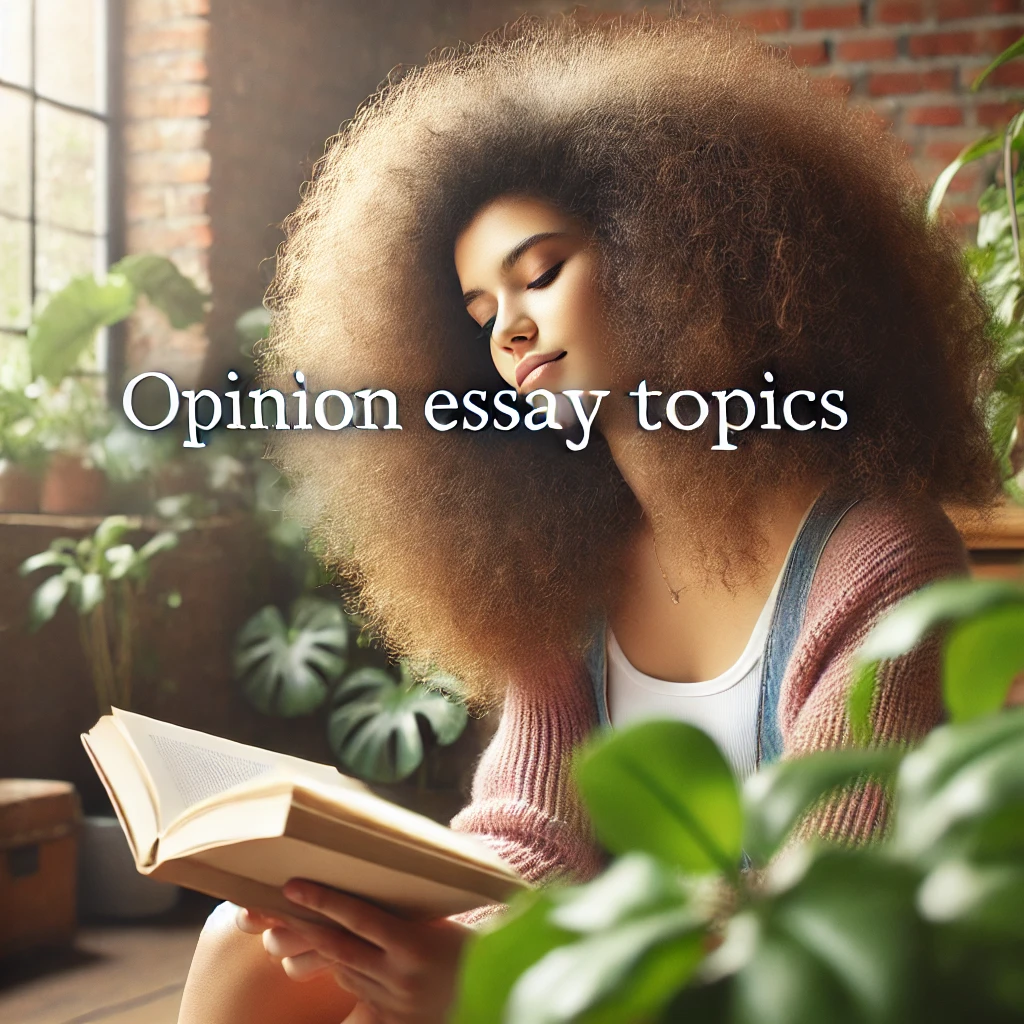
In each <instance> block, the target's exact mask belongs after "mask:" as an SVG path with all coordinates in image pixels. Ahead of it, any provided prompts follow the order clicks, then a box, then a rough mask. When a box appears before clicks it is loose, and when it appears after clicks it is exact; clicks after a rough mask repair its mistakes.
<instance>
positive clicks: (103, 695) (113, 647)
mask: <svg viewBox="0 0 1024 1024" xmlns="http://www.w3.org/2000/svg"><path fill="white" fill-rule="evenodd" d="M131 528H132V523H131V522H130V521H129V520H128V519H127V518H126V517H125V516H109V517H107V518H106V519H104V520H103V522H101V523H100V525H99V526H98V527H97V528H96V530H95V531H94V532H93V534H92V535H91V536H88V537H85V538H83V539H81V540H74V539H72V538H70V537H61V538H59V539H57V540H54V541H53V542H52V543H51V544H50V546H49V547H48V548H47V550H45V551H42V552H40V553H39V554H36V555H33V556H32V557H31V558H28V559H26V560H25V562H23V563H22V565H21V568H20V572H21V575H23V576H26V575H29V574H31V573H34V572H37V571H38V570H40V569H56V570H57V571H56V572H54V573H53V574H52V575H51V576H49V577H48V578H47V579H46V580H45V581H44V582H43V583H42V584H41V585H40V586H39V587H38V588H37V589H36V590H35V592H34V593H33V595H32V598H31V601H30V604H29V627H30V629H32V630H33V631H34V630H38V629H39V628H40V627H42V626H43V625H44V624H45V623H47V622H49V621H50V620H51V619H52V618H53V617H54V615H55V614H56V612H57V609H58V608H59V607H60V605H61V604H62V603H63V602H65V600H66V601H67V602H68V603H70V605H71V606H72V607H73V609H74V610H75V612H76V614H77V616H78V627H79V639H80V642H81V646H82V653H83V655H84V657H85V661H86V664H87V665H88V667H89V672H90V675H91V678H92V684H93V690H94V694H95V698H96V709H97V711H98V712H99V714H101V715H104V714H109V712H110V708H111V705H114V706H116V707H119V708H123V709H126V710H128V709H130V708H131V704H132V680H133V665H134V655H135V651H136V645H137V641H136V622H137V615H138V608H139V602H140V601H141V599H142V594H143V592H144V589H145V584H146V580H147V578H148V576H149V572H150V566H151V563H152V560H153V559H154V558H156V557H158V556H159V555H160V554H161V553H162V552H165V551H168V550H170V549H171V548H173V547H174V546H175V545H176V544H177V543H178V538H177V535H176V534H175V533H174V532H172V531H162V532H160V533H157V534H156V535H154V536H153V537H151V538H150V539H149V540H148V541H147V542H146V543H145V544H143V545H142V546H141V547H139V548H136V547H134V546H133V545H132V544H129V543H126V542H125V540H124V537H125V535H126V534H127V533H128V531H129V530H130V529H131ZM79 858H80V860H79V868H80V882H79V893H80V909H81V910H82V912H83V913H86V914H91V915H93V916H105V917H124V918H131V917H142V916H148V915H150V914H156V913H160V912H162V911H164V910H167V909H169V908H170V907H171V906H173V905H174V904H175V903H176V902H177V900H178V897H179V895H180V893H179V890H178V889H177V887H176V886H172V885H168V884H167V883H164V882H157V881H156V880H154V879H151V878H147V877H145V876H144V875H140V874H139V873H138V872H137V871H136V869H135V863H134V860H133V859H132V857H131V854H130V852H129V851H128V848H127V846H126V845H125V843H124V840H123V836H122V833H121V827H120V825H119V824H118V821H117V819H116V818H114V817H113V816H110V815H98V816H86V817H85V819H84V821H83V828H82V834H81V843H80V849H79Z"/></svg>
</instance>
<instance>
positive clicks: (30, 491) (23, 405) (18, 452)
mask: <svg viewBox="0 0 1024 1024" xmlns="http://www.w3.org/2000/svg"><path fill="white" fill-rule="evenodd" d="M34 414H35V406H34V404H33V401H32V399H31V397H29V395H28V394H26V393H25V390H24V389H23V388H21V389H11V390H7V389H0V512H35V511H36V510H37V509H38V508H39V481H40V474H41V472H42V468H43V464H44V462H45V458H46V453H45V450H44V448H43V444H42V441H41V440H40V437H39V430H38V424H37V422H36V419H35V415H34Z"/></svg>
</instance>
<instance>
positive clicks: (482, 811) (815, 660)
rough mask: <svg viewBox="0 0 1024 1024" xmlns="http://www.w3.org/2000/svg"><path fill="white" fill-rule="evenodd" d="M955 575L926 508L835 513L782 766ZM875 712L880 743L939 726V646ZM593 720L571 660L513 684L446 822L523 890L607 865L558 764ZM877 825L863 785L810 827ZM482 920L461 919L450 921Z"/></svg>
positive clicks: (580, 670)
mask: <svg viewBox="0 0 1024 1024" xmlns="http://www.w3.org/2000/svg"><path fill="white" fill-rule="evenodd" d="M966 571H967V560H966V553H965V551H964V547H963V543H962V542H961V540H960V537H959V534H958V533H957V531H956V529H955V528H954V527H953V525H952V524H951V523H950V521H949V520H948V519H947V518H946V516H945V514H944V513H943V512H942V509H941V508H940V507H939V505H938V504H936V503H934V502H931V501H925V500H921V501H913V502H908V501H904V502H900V503H895V502H892V501H883V500H881V499H870V500H869V499H865V500H862V501H860V502H859V503H857V504H856V505H854V506H853V508H852V509H850V510H849V511H848V512H847V513H846V515H845V516H844V517H843V519H842V520H841V521H840V522H839V524H838V525H837V527H836V529H835V531H834V532H833V534H832V536H831V537H830V538H829V540H828V543H827V544H826V545H825V548H824V550H823V551H822V554H821V558H820V559H819V562H818V566H817V570H816V572H815V574H814V579H813V582H812V584H811V590H810V593H809V595H808V599H807V609H806V614H805V618H804V623H803V627H802V629H801V631H800V633H799V636H798V637H797V642H796V646H795V648H794V650H793V654H792V656H791V658H790V661H789V665H788V667H787V669H786V674H785V677H784V679H783V684H782V691H781V695H780V703H779V725H780V729H781V732H782V737H783V743H784V756H785V757H797V756H800V755H801V754H806V753H809V752H811V751H814V750H822V749H827V748H831V747H839V746H843V745H845V744H847V743H849V742H850V731H849V724H848V721H847V717H846V692H847V687H848V685H849V680H850V669H849V662H850V656H851V655H852V654H853V652H854V651H856V649H857V648H858V646H859V645H860V643H861V641H862V640H863V639H864V636H865V634H866V633H867V631H868V630H869V629H870V628H871V626H872V624H873V623H874V622H875V621H876V619H877V618H878V617H879V615H880V613H881V612H883V611H884V610H885V609H887V608H889V607H890V606H891V605H893V604H895V603H896V602H897V601H899V600H900V598H902V597H904V596H906V595H907V594H910V593H911V592H912V591H914V590H917V589H918V588H919V587H921V586H924V585H925V584H926V583H929V582H931V581H933V580H937V579H941V578H943V577H948V576H954V575H963V574H964V573H965V572H966ZM875 708H876V710H875V728H876V738H877V739H878V740H881V741H894V740H895V741H906V740H912V739H915V738H918V737H920V736H923V735H924V734H925V733H926V732H928V730H929V729H931V728H932V727H933V726H935V725H936V724H937V723H938V722H939V721H940V719H941V716H942V703H941V699H940V689H939V647H938V642H937V641H936V640H934V639H933V640H931V641H929V642H928V643H926V644H924V645H922V646H921V647H919V648H918V649H917V650H915V651H913V652H912V653H911V654H908V655H905V656H904V657H901V658H897V659H894V660H893V661H891V662H887V663H885V664H884V665H883V667H882V670H881V672H880V674H879V692H878V696H877V703H876V705H875ZM596 723H597V709H596V707H595V703H594V695H593V689H592V687H591V685H590V681H589V679H588V677H587V672H586V669H585V667H584V665H583V663H582V662H575V661H570V660H565V661H563V662H562V663H560V664H552V666H551V669H550V672H549V674H548V675H547V677H546V685H545V686H544V687H543V688H540V687H537V686H530V687H528V688H522V687H520V688H517V687H516V686H515V685H514V683H513V684H512V685H511V686H510V688H509V691H508V695H507V697H506V700H505V705H504V709H503V713H502V717H501V722H500V724H499V726H498V729H497V732H496V733H495V735H494V737H493V740H492V741H491V743H490V745H489V746H488V747H487V749H486V751H485V752H484V754H483V756H482V758H481V760H480V763H479V765H478V767H477V771H476V775H475V778H474V783H473V792H472V802H471V803H470V804H469V806H468V807H466V808H465V809H464V810H463V811H461V812H460V813H459V814H458V815H457V816H456V817H455V819H454V820H453V821H452V827H453V828H455V829H457V830H460V831H464V832H471V833H475V834H476V835H478V836H480V837H481V838H482V839H483V840H484V841H485V842H487V843H488V844H489V845H490V846H491V847H492V848H493V849H495V850H496V851H497V853H498V854H499V855H500V856H501V857H502V858H503V859H504V860H505V861H507V862H508V863H509V864H511V865H512V866H513V867H514V868H515V869H516V870H517V871H519V872H520V873H521V874H522V875H523V876H524V877H526V878H528V879H530V880H531V881H535V882H544V881H549V880H551V879H553V878H554V877H557V876H566V877H568V878H570V879H572V880H584V879H587V878H591V877H593V876H594V875H595V874H596V873H597V872H598V871H599V870H600V868H601V867H602V865H603V863H604V857H603V854H602V853H601V851H600V849H599V848H598V846H597V845H596V844H595V842H594V840H593V837H592V834H591V831H590V828H589V826H588V823H587V820H586V816H585V813H584V811H583V809H582V807H581V805H580V803H579V801H578V799H577V796H576V793H575V791H574V787H573V785H572V781H571V769H570V761H571V758H570V757H569V756H568V755H570V754H571V752H572V750H573V749H574V748H575V747H576V746H577V745H578V744H579V743H581V742H582V741H583V740H585V739H586V738H587V736H588V735H589V734H590V732H591V731H592V730H593V729H594V728H595V726H596ZM884 818H885V806H884V800H883V798H882V795H881V792H880V791H879V790H878V789H877V787H867V788H866V789H861V790H859V791H855V792H854V793H853V794H852V795H850V796H848V797H846V798H844V799H841V800H838V801H836V802H834V803H833V804H831V805H829V806H828V807H826V808H825V809H824V810H823V811H821V812H819V813H818V814H817V815H816V817H815V819H814V821H813V822H810V823H809V826H810V827H811V828H813V829H814V830H815V831H817V832H818V833H819V834H821V835H824V836H826V837H828V838H833V839H839V840H846V841H856V840H860V839H864V838H868V837H870V836H871V835H872V834H873V833H875V832H876V831H877V830H879V829H881V828H882V827H883V826H884ZM483 916H486V914H485V913H478V912H470V914H468V915H464V916H463V917H462V918H461V919H462V920H464V921H467V922H471V921H474V920H478V919H479V918H481V917H483Z"/></svg>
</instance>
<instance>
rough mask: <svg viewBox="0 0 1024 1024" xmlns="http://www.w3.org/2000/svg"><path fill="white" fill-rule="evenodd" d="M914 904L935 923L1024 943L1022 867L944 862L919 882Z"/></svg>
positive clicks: (1023, 879)
mask: <svg viewBox="0 0 1024 1024" xmlns="http://www.w3.org/2000/svg"><path fill="white" fill-rule="evenodd" d="M917 904H918V907H919V908H920V910H921V913H922V915H923V916H924V917H925V918H926V919H927V920H929V921H932V922H934V923H936V924H943V925H956V926H959V927H961V928H967V929H969V930H970V931H971V932H972V933H974V934H979V933H980V934H982V935H986V936H990V937H992V938H995V939H997V940H1004V939H1017V940H1024V867H1022V866H1021V865H1019V864H972V863H971V862H969V861H963V860H955V861H945V862H943V863H942V864H940V865H939V866H938V867H937V868H935V869H934V870H933V871H932V872H931V874H929V875H928V877H927V878H926V879H925V880H924V882H923V883H922V885H921V888H920V890H919V891H918V896H917Z"/></svg>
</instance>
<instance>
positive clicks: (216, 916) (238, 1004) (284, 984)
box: [178, 903, 355, 1024]
mask: <svg viewBox="0 0 1024 1024" xmlns="http://www.w3.org/2000/svg"><path fill="white" fill-rule="evenodd" d="M236 910H237V908H236V907H234V906H233V905H232V904H230V903H222V904H221V905H220V906H219V907H217V909H216V910H215V911H214V912H213V913H212V914H211V915H210V918H209V920H208V921H207V922H206V926H205V927H204V928H203V932H202V934H201V935H200V937H199V944H198V946H197V947H196V951H195V955H194V956H193V957H192V966H191V967H190V968H189V972H188V979H187V980H186V982H185V991H184V994H183V996H182V1000H181V1009H180V1011H179V1013H178V1024H339V1022H340V1021H343V1020H345V1019H346V1018H347V1017H348V1016H349V1014H350V1012H351V1011H352V1009H353V1007H354V1006H355V1000H354V998H353V997H352V996H350V995H349V994H348V993H347V992H345V991H343V990H342V989H341V988H339V987H338V984H337V982H336V981H335V980H334V978H333V977H332V976H331V975H330V974H329V973H324V974H320V975H318V976H316V977H313V978H311V979H310V980H308V981H305V982H297V981H292V980H291V978H289V977H288V975H287V974H285V971H284V969H283V968H282V966H281V961H280V959H275V958H273V957H271V956H270V955H269V954H268V953H267V952H266V950H265V949H264V948H263V942H262V940H261V938H260V937H259V936H258V935H247V934H245V933H244V932H242V931H240V930H239V929H238V928H237V927H236V925H235V913H236Z"/></svg>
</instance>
